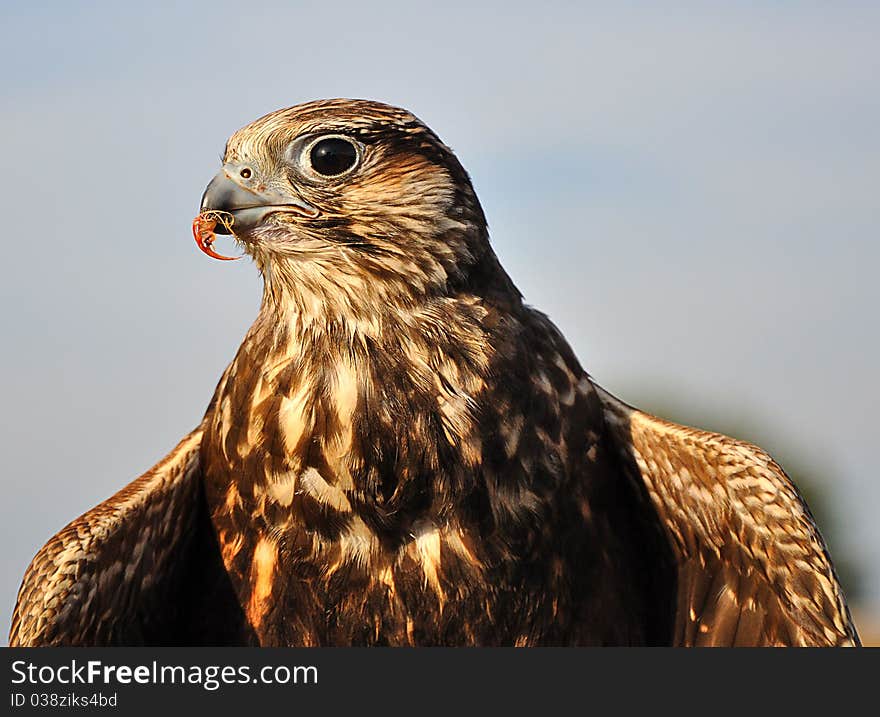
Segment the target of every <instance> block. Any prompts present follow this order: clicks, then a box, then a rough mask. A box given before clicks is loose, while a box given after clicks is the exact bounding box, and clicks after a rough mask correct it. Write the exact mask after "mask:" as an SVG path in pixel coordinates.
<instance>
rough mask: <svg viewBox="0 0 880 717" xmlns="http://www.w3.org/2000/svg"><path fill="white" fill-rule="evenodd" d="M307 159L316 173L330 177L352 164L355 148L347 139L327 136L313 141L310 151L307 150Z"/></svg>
mask: <svg viewBox="0 0 880 717" xmlns="http://www.w3.org/2000/svg"><path fill="white" fill-rule="evenodd" d="M309 160H310V161H311V163H312V169H314V170H315V171H316V172H317V173H318V174H323V175H324V176H325V177H332V176H334V175H336V174H342V173H343V172H344V171H345V170H347V169H351V168H352V167H353V166H354V163H355V162H357V149H355V146H354V145H353V144H352V143H351V142H349V141H348V140H345V139H340V138H339V137H328V138H327V139H322V140H321V141H320V142H315V144H314V146H313V147H312V151H311V152H309Z"/></svg>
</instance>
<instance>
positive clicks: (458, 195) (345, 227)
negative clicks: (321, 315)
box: [200, 99, 510, 309]
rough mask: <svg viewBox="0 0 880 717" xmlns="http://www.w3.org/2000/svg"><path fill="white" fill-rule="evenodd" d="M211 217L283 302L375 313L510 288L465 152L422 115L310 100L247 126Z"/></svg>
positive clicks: (212, 200)
mask: <svg viewBox="0 0 880 717" xmlns="http://www.w3.org/2000/svg"><path fill="white" fill-rule="evenodd" d="M201 212H202V214H201V215H200V216H214V217H219V218H220V223H221V225H223V228H219V227H218V229H217V231H219V232H222V233H232V234H233V235H234V236H235V237H236V239H237V240H238V241H239V242H240V243H241V245H242V246H243V247H244V250H245V251H246V252H247V253H248V254H250V255H251V256H252V257H253V258H254V260H255V261H256V263H257V265H258V266H259V268H260V270H261V271H262V273H263V275H264V277H265V279H266V284H267V287H268V288H270V289H271V292H272V294H273V295H275V296H276V298H278V297H282V296H283V295H285V294H289V295H290V296H292V297H293V298H294V299H296V300H297V301H298V303H300V304H308V303H309V302H312V303H314V302H315V300H317V301H318V302H321V301H322V300H323V299H326V298H327V297H328V296H329V295H330V293H332V295H333V297H334V298H335V300H336V301H337V302H339V301H343V302H344V303H348V304H352V303H354V304H360V303H363V302H364V301H369V302H370V303H372V304H373V305H374V306H375V305H376V302H392V303H394V302H400V301H409V302H412V301H414V300H417V299H418V297H425V296H431V295H436V294H438V293H440V294H443V293H447V292H450V291H455V290H456V287H461V286H462V285H466V284H468V283H475V282H476V283H483V284H486V280H487V277H494V280H493V279H490V280H489V283H490V284H499V281H500V283H501V284H504V285H505V286H506V285H507V284H508V283H509V280H506V277H504V275H503V270H501V268H500V266H498V262H497V260H496V259H495V256H494V254H493V253H492V251H491V249H490V248H489V243H488V238H487V231H486V220H485V217H484V215H483V211H482V209H481V207H480V204H479V201H478V200H477V197H476V195H475V193H474V190H473V187H472V186H471V182H470V179H469V178H468V175H467V173H466V172H465V171H464V169H463V168H462V166H461V164H459V162H458V160H457V159H456V157H455V155H454V154H453V153H452V151H451V150H450V149H449V148H448V147H447V146H446V145H444V144H443V143H442V142H441V141H440V140H439V139H438V137H437V136H436V135H435V134H434V133H433V132H432V131H431V130H430V129H429V128H428V127H426V126H425V125H424V124H423V123H422V122H421V121H419V120H418V119H417V118H416V117H415V116H413V115H412V114H410V113H409V112H407V111H405V110H402V109H398V108H395V107H390V106H388V105H385V104H381V103H378V102H369V101H364V100H345V99H336V100H324V101H317V102H310V103H308V104H303V105H298V106H296V107H291V108H288V109H283V110H278V111H276V112H273V113H271V114H268V115H266V116H265V117H262V118H260V119H258V120H256V121H255V122H253V123H251V124H249V125H248V126H246V127H244V128H243V129H240V130H239V131H238V132H236V133H235V134H234V135H233V136H232V137H231V138H230V140H229V142H228V143H227V146H226V151H225V154H224V157H223V166H222V168H221V169H220V171H219V172H218V173H217V175H216V176H215V177H214V179H213V180H212V181H211V183H210V184H209V185H208V188H207V189H206V190H205V193H204V196H203V198H202V205H201ZM507 288H510V287H507ZM300 308H301V309H303V308H308V307H303V306H301V307H300Z"/></svg>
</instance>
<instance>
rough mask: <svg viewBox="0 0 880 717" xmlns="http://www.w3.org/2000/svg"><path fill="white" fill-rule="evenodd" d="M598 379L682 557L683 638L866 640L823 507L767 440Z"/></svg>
mask: <svg viewBox="0 0 880 717" xmlns="http://www.w3.org/2000/svg"><path fill="white" fill-rule="evenodd" d="M597 390H598V391H599V395H600V397H601V399H602V402H603V406H604V412H605V418H606V421H607V423H608V426H609V429H610V431H611V433H612V436H613V438H614V440H615V442H616V444H617V446H618V449H619V453H620V455H621V457H622V459H623V463H624V467H625V469H626V470H627V471H628V472H629V473H630V474H631V476H632V477H633V479H635V480H636V481H637V482H638V483H640V484H641V485H643V486H644V488H645V490H646V491H647V493H648V495H649V496H650V499H651V502H652V503H653V505H654V508H655V510H656V511H657V513H658V515H659V517H660V520H661V522H662V524H663V525H664V527H665V530H666V534H667V537H668V539H669V542H670V545H671V546H672V550H673V552H674V554H675V556H676V559H677V562H678V597H677V601H678V607H677V615H676V623H675V628H674V635H675V640H676V643H677V644H680V645H756V644H765V645H855V644H858V635H857V634H856V631H855V628H854V626H853V624H852V619H851V617H850V615H849V610H848V608H847V606H846V602H845V600H844V597H843V592H842V590H841V588H840V584H839V582H838V580H837V576H836V574H835V572H834V567H833V566H832V564H831V559H830V558H829V556H828V552H827V549H826V547H825V544H824V542H823V540H822V537H821V535H820V534H819V531H818V529H817V528H816V525H815V523H814V522H813V518H812V516H811V515H810V512H809V510H808V508H807V506H806V505H805V503H804V502H803V499H802V498H801V496H800V495H799V493H798V492H797V490H796V489H795V487H794V485H793V484H792V483H791V481H790V480H789V479H788V477H787V476H786V475H785V473H784V472H783V471H782V469H781V468H780V467H779V466H778V465H777V464H776V463H775V462H774V461H773V460H772V459H771V458H770V457H769V456H768V455H767V454H766V453H765V452H764V451H762V450H761V449H760V448H758V447H756V446H753V445H750V444H748V443H744V442H741V441H737V440H734V439H732V438H728V437H727V436H722V435H720V434H717V433H709V432H707V431H700V430H697V429H693V428H687V427H684V426H679V425H676V424H674V423H670V422H668V421H664V420H662V419H659V418H655V417H654V416H650V415H648V414H646V413H643V412H641V411H638V410H636V409H634V408H632V407H630V406H627V405H626V404H625V403H623V402H622V401H620V400H618V399H617V398H615V397H614V396H612V395H611V394H609V393H607V392H606V391H604V390H602V389H601V388H599V387H598V386H597Z"/></svg>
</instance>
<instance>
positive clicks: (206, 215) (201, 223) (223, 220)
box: [193, 210, 241, 261]
mask: <svg viewBox="0 0 880 717" xmlns="http://www.w3.org/2000/svg"><path fill="white" fill-rule="evenodd" d="M225 214H226V212H218V211H212V210H208V211H205V212H202V213H201V214H199V216H197V217H196V218H195V219H193V236H194V237H195V240H196V244H198V246H199V249H201V250H202V251H203V252H205V254H207V255H208V256H210V257H211V258H213V259H220V260H222V261H235V260H236V259H241V257H240V256H224V255H223V254H218V253H217V252H216V251H214V250H213V249H212V248H211V245H212V244H213V243H214V240H215V239H216V238H217V234H216V233H215V231H214V230H215V229H216V227H217V224H222V225H223V226H224V227H225V228H226V229H227V230H229V227H230V225H231V224H232V222H231V221H230V220H231V218H232V217H230V216H229V215H226V216H223V215H225Z"/></svg>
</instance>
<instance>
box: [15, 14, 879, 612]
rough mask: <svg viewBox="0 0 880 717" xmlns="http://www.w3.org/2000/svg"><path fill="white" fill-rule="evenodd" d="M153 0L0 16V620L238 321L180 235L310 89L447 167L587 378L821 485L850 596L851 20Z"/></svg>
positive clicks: (859, 40) (230, 271) (858, 507)
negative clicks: (222, 162) (393, 110)
mask: <svg viewBox="0 0 880 717" xmlns="http://www.w3.org/2000/svg"><path fill="white" fill-rule="evenodd" d="M176 5H177V4H176V3H161V2H159V3H152V4H150V5H149V7H145V6H134V5H133V4H129V3H82V4H79V6H74V5H73V4H71V3H28V4H24V3H21V4H20V5H19V6H18V7H14V8H10V7H4V9H3V11H2V12H3V17H2V23H0V26H2V28H0V40H2V42H0V62H2V66H3V67H4V74H3V97H4V102H3V106H2V110H0V131H2V136H4V137H5V138H6V141H5V143H4V147H3V159H4V166H5V170H6V171H4V172H3V173H2V174H0V190H2V196H3V197H4V206H5V207H6V213H5V216H4V217H3V220H4V221H3V229H4V235H5V237H6V241H5V248H4V252H3V255H4V261H3V263H2V265H0V272H2V282H0V299H2V300H3V303H4V306H5V307H6V309H5V311H4V312H3V314H2V327H0V328H2V334H3V336H4V349H5V350H4V351H3V352H2V355H0V381H2V390H3V396H4V405H5V407H6V410H5V411H4V412H3V414H2V418H0V420H2V430H0V441H2V444H3V446H2V447H3V449H4V454H5V455H6V456H7V462H6V469H5V470H4V472H3V474H2V480H3V483H4V485H3V488H4V491H5V495H6V496H7V499H6V500H4V501H3V504H2V507H0V511H2V521H3V525H4V533H5V535H4V537H5V545H6V546H7V549H6V550H5V551H4V554H3V555H2V557H0V615H8V614H9V613H10V611H11V607H12V603H13V600H14V594H15V591H16V589H17V586H18V581H19V580H20V577H21V574H22V572H23V570H24V568H25V567H26V565H27V562H28V561H29V559H30V557H31V556H32V554H33V553H34V551H35V550H36V549H37V548H39V546H40V545H41V544H42V542H43V541H44V540H45V539H46V538H47V537H48V536H49V535H51V534H52V533H53V532H54V531H55V530H57V529H58V528H59V527H61V526H62V525H63V524H64V523H65V522H66V521H68V520H69V519H71V518H73V517H74V516H75V515H77V514H78V513H80V512H82V511H83V510H85V509H87V508H89V507H90V506H92V505H94V504H95V503H96V502H98V501H99V500H101V499H103V498H104V497H106V496H107V495H109V494H110V493H111V492H113V491H114V490H116V489H117V488H119V487H121V486H122V485H123V484H124V483H125V482H127V481H128V480H130V479H131V478H133V477H135V476H136V475H137V474H138V473H140V472H141V471H142V470H144V469H145V468H148V467H149V466H150V465H151V464H152V463H153V462H154V461H155V460H156V459H158V458H159V457H161V456H162V455H163V454H164V452H165V451H166V450H167V449H169V448H170V447H171V446H173V445H174V443H175V442H176V440H177V439H178V438H179V437H180V436H181V435H183V434H184V433H185V432H186V431H187V430H188V429H189V428H190V427H191V426H193V425H194V424H195V423H196V422H197V421H198V420H199V418H200V416H201V413H202V412H203V410H204V408H205V406H206V404H207V401H208V399H209V397H210V395H211V392H212V390H213V387H214V384H215V382H216V379H217V377H218V376H219V374H220V372H221V371H222V369H223V368H224V366H225V364H226V362H227V361H228V360H229V359H230V358H231V356H232V354H233V352H234V350H235V349H236V347H237V346H238V343H239V342H240V340H241V337H242V335H243V333H244V331H245V330H246V328H247V326H248V325H249V323H250V321H251V320H252V319H253V317H254V315H255V312H256V308H257V305H258V301H259V280H258V277H257V273H256V271H255V269H254V268H253V266H251V265H250V264H248V263H246V262H237V263H234V264H221V263H218V262H212V261H209V260H208V259H207V258H206V257H204V256H203V255H201V254H200V253H199V252H198V251H197V250H196V249H195V246H194V244H193V242H192V239H191V236H190V233H189V224H190V222H191V220H192V217H193V216H194V214H195V212H196V210H197V206H198V202H199V198H200V196H201V192H202V190H203V188H204V186H205V184H206V182H207V180H208V179H209V178H210V177H211V176H212V175H213V173H214V172H215V171H216V167H217V165H218V155H219V153H220V152H221V150H222V148H223V145H224V143H225V141H226V138H227V137H228V135H229V134H231V133H232V132H233V131H234V130H235V129H237V128H238V127H240V126H241V125H243V124H246V123H247V122H249V121H250V120H252V119H254V118H255V117H257V116H259V115H261V114H264V113H265V112H268V111H270V110H273V109H276V108H278V107H281V106H286V105H291V104H296V103H298V102H302V101H305V100H309V99H314V98H318V97H332V96H353V97H368V98H374V99H381V100H384V101H387V102H390V103H392V104H398V105H402V106H405V107H407V108H409V109H411V110H412V111H414V112H415V113H416V114H418V115H419V116H420V117H421V118H422V119H424V120H425V121H426V122H427V123H428V124H429V125H431V126H432V127H433V128H434V129H435V130H436V131H437V132H438V133H439V134H440V136H441V137H443V138H444V140H445V141H446V142H447V143H448V144H450V145H451V146H452V147H453V148H454V149H455V150H456V152H457V153H458V155H459V157H460V158H461V160H462V162H463V164H464V165H465V166H466V167H467V168H468V169H469V171H470V172H471V175H472V177H473V180H474V184H475V186H476V189H477V192H478V193H479V195H480V197H481V199H482V201H483V204H484V207H485V209H486V213H487V215H488V217H489V222H490V228H491V231H492V237H493V243H494V246H495V248H496V251H497V252H498V254H499V255H500V257H501V259H502V261H503V263H504V264H505V266H506V267H507V269H508V271H509V272H510V273H511V275H512V276H513V278H514V280H515V281H516V282H517V284H518V285H519V287H520V288H521V289H522V291H523V292H524V294H525V295H526V297H527V299H528V300H529V301H530V302H531V303H533V304H535V305H536V306H538V307H539V308H541V309H542V310H544V311H546V312H548V313H549V314H550V316H551V317H552V318H553V319H554V320H555V321H556V322H557V323H558V324H559V326H560V327H561V328H562V330H563V331H564V332H565V334H566V335H567V336H568V337H569V339H570V341H571V342H572V344H573V346H574V347H575V349H576V351H577V352H578V354H579V356H580V357H581V360H582V362H583V363H584V365H585V366H586V367H587V368H588V370H590V372H591V373H592V374H593V375H594V376H595V377H596V378H597V379H598V380H599V381H600V382H601V383H602V384H604V385H605V386H606V387H608V388H609V389H611V390H612V391H616V392H618V393H619V394H621V395H622V397H624V398H626V399H627V400H629V401H630V402H632V403H635V404H637V405H638V404H640V403H642V404H644V403H645V402H646V401H660V402H663V403H664V404H665V405H670V406H675V407H676V408H677V409H678V410H679V412H680V413H681V414H683V415H685V416H687V415H692V416H695V417H703V416H720V417H725V416H731V417H733V418H734V419H736V420H740V419H742V420H744V421H746V422H748V425H749V426H750V430H751V431H752V434H751V435H748V436H745V437H747V438H749V439H752V440H755V441H758V442H760V443H761V444H762V445H764V446H765V447H766V448H768V449H769V450H770V451H771V452H774V451H775V452H777V453H778V452H780V451H784V452H786V453H787V454H792V452H794V453H795V454H797V456H798V461H799V462H801V463H802V464H807V465H812V466H814V468H815V472H817V473H819V474H820V475H824V476H826V478H827V481H828V486H829V490H830V491H831V495H832V496H833V499H834V501H835V503H834V505H835V507H836V509H837V511H838V512H839V513H840V514H841V515H842V516H843V517H844V520H843V523H844V525H845V526H846V532H845V534H844V535H842V536H841V537H840V538H839V540H841V541H842V542H845V543H846V548H847V549H848V551H849V552H852V553H854V554H855V556H856V557H858V558H859V559H860V561H861V562H862V564H863V570H864V572H865V574H866V577H867V581H868V588H869V595H870V597H871V599H872V600H873V601H875V602H876V603H880V521H878V520H877V515H878V512H877V508H878V502H880V481H878V478H877V470H876V466H875V453H876V447H877V435H876V434H877V421H876V410H877V407H878V405H880V387H878V380H877V377H876V367H877V366H878V365H880V331H878V324H880V322H878V319H877V310H878V306H880V288H878V286H880V283H878V281H877V278H876V274H877V272H876V267H877V265H878V262H880V243H878V209H880V199H878V186H880V133H878V132H877V127H880V95H878V93H877V91H876V78H877V73H878V70H880V49H878V43H877V41H876V38H877V37H878V31H880V10H878V6H877V5H876V4H869V3H864V4H860V3H835V4H833V5H832V4H826V3H808V2H804V3H775V4H758V3H725V4H720V3H719V4H710V3H702V4H695V3H682V4H667V5H666V6H665V7H664V8H663V9H660V8H659V6H658V5H657V4H650V5H648V4H646V5H644V6H640V5H638V4H620V3H607V4H591V3H561V2H560V3H541V4H540V6H538V5H537V4H517V3H494V4H493V3H474V2H469V3H444V4H442V6H441V5H439V4H436V3H431V4H420V3H415V2H405V3H404V2H401V3H397V2H387V3H380V4H376V5H373V6H368V5H366V4H362V3H346V2H341V3H335V4H334V5H333V6H332V8H327V7H326V4H324V3H260V2H252V3H247V4H245V3H223V2H210V3H192V4H189V5H188V6H187V8H186V9H180V8H178V7H176ZM725 420H726V419H723V418H722V419H719V422H720V423H724V421H725Z"/></svg>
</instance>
